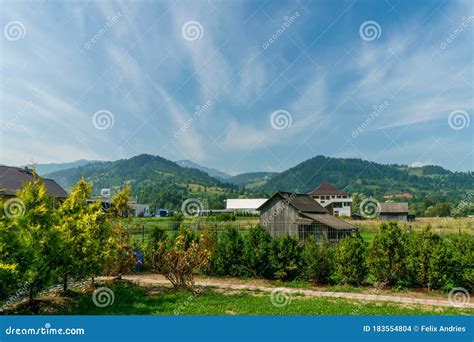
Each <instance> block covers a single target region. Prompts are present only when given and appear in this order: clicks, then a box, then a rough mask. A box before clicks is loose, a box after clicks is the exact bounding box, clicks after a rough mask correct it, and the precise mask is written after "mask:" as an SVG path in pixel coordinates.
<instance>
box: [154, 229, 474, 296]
mask: <svg viewBox="0 0 474 342" xmlns="http://www.w3.org/2000/svg"><path fill="white" fill-rule="evenodd" d="M203 236H204V237H205V238H206V246H207V247H206V248H207V249H208V250H209V252H210V260H209V262H208V263H207V264H206V266H205V267H203V268H202V269H201V270H200V271H201V272H202V273H204V274H207V275H212V276H230V277H244V278H248V277H252V278H267V279H280V280H295V279H298V280H307V281H311V282H315V283H320V284H351V285H362V284H367V283H371V284H379V285H388V286H399V287H426V288H429V289H445V290H447V289H450V288H452V287H456V286H461V287H464V288H466V289H468V290H470V291H472V290H473V285H474V269H473V265H474V237H473V236H471V235H468V234H463V235H458V236H450V237H441V236H439V235H437V234H435V233H433V232H432V231H431V230H430V228H429V227H427V228H426V229H424V230H421V231H414V232H411V231H409V230H407V229H405V228H402V227H399V226H398V225H397V224H396V223H384V224H381V225H380V227H379V230H378V232H377V233H376V234H375V236H374V237H373V239H372V240H371V241H370V243H367V242H365V241H364V240H363V239H362V238H361V237H360V236H351V237H348V238H345V239H344V240H342V241H340V242H339V243H337V244H330V243H329V242H327V241H322V242H318V241H315V240H314V239H309V240H308V241H307V242H306V244H305V245H304V246H303V245H301V244H300V243H299V242H298V240H297V239H295V238H293V237H290V236H285V237H275V238H272V237H271V236H270V235H269V234H268V232H267V231H266V230H265V229H263V228H261V227H256V228H252V229H250V230H249V231H246V232H244V233H240V232H239V231H238V230H237V229H235V228H234V227H226V228H225V229H224V230H223V231H222V232H221V233H219V234H217V233H216V232H213V231H207V232H205V233H204V235H203ZM193 238H194V239H199V238H198V237H197V236H194V237H193ZM151 244H153V242H152V243H151ZM148 248H151V247H148Z"/></svg>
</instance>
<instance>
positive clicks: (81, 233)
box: [58, 178, 109, 292]
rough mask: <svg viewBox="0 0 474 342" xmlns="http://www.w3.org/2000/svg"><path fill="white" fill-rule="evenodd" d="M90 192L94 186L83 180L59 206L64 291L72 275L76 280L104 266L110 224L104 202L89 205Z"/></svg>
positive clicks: (61, 272) (96, 273)
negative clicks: (103, 205)
mask: <svg viewBox="0 0 474 342" xmlns="http://www.w3.org/2000/svg"><path fill="white" fill-rule="evenodd" d="M91 191H92V185H91V184H89V183H87V182H86V181H85V180H84V178H82V179H80V180H79V181H78V183H77V184H76V186H75V187H74V188H73V189H72V192H71V195H69V197H68V198H67V199H66V200H65V201H64V202H63V203H62V204H61V206H60V208H59V224H58V232H59V236H60V239H61V253H60V256H61V257H60V258H58V259H59V260H58V261H59V269H60V275H61V277H62V280H63V290H64V292H66V291H67V286H68V279H69V277H72V278H74V279H75V280H79V279H84V278H87V277H89V276H92V277H94V276H96V275H98V273H99V272H100V270H101V268H102V267H103V261H104V260H103V259H104V258H103V257H102V254H103V253H104V248H103V247H104V245H105V243H106V242H107V239H108V237H109V226H108V222H107V219H106V215H105V213H104V212H103V211H102V208H101V204H100V203H99V202H96V203H92V204H87V200H88V199H89V198H90V194H91Z"/></svg>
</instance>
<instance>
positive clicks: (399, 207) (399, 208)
mask: <svg viewBox="0 0 474 342" xmlns="http://www.w3.org/2000/svg"><path fill="white" fill-rule="evenodd" d="M400 213H406V214H408V203H407V202H401V203H395V202H385V203H380V214H400Z"/></svg>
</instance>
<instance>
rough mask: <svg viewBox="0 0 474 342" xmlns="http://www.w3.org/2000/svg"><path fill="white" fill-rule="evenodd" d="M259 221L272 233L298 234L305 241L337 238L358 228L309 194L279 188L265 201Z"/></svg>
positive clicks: (261, 207) (277, 234)
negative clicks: (312, 237)
mask: <svg viewBox="0 0 474 342" xmlns="http://www.w3.org/2000/svg"><path fill="white" fill-rule="evenodd" d="M258 210H259V211H260V224H261V225H262V226H263V227H265V229H267V230H268V232H269V233H270V234H271V235H272V236H286V235H290V236H295V237H296V236H297V237H298V238H299V240H300V241H301V242H302V243H304V242H305V241H306V239H307V238H308V237H309V236H314V237H315V238H316V240H317V241H321V240H322V239H328V240H329V241H331V242H337V241H339V240H340V239H342V238H344V237H345V236H347V235H349V234H352V233H353V232H355V231H357V230H358V228H357V227H355V226H353V225H351V224H349V223H347V222H345V221H343V220H340V219H338V218H337V217H334V216H332V215H330V214H329V213H328V211H327V210H326V209H325V208H324V207H322V206H321V205H320V204H319V203H318V202H316V201H315V200H314V199H313V198H312V197H311V196H309V195H307V194H295V193H289V192H282V191H279V192H277V193H275V194H274V195H273V196H272V197H270V198H269V199H268V200H267V201H266V202H265V203H263V204H262V205H261V206H260V207H259V208H258Z"/></svg>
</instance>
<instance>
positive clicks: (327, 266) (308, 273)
mask: <svg viewBox="0 0 474 342" xmlns="http://www.w3.org/2000/svg"><path fill="white" fill-rule="evenodd" d="M333 258H334V248H333V247H332V246H331V244H330V243H329V241H328V240H327V239H325V240H323V241H322V242H321V243H318V242H317V241H316V239H315V238H314V236H310V237H309V238H308V240H307V241H306V243H305V246H304V251H303V263H304V276H305V278H307V279H309V280H311V281H313V282H315V283H319V284H327V283H329V282H330V281H331V274H332V272H333V268H334V262H333Z"/></svg>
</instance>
